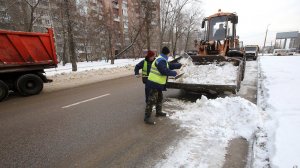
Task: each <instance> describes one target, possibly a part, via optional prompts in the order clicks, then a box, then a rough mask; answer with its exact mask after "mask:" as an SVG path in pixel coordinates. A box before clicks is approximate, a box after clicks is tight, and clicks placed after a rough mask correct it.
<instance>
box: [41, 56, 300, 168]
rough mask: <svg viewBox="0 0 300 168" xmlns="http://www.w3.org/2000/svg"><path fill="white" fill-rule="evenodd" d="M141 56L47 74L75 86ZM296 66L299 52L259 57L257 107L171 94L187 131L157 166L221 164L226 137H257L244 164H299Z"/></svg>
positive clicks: (237, 100) (128, 68) (125, 67)
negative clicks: (295, 54)
mask: <svg viewBox="0 0 300 168" xmlns="http://www.w3.org/2000/svg"><path fill="white" fill-rule="evenodd" d="M139 61H140V60H116V62H115V65H110V64H109V63H104V62H98V63H82V64H81V63H79V64H78V70H79V71H78V72H71V67H70V66H71V65H67V66H69V67H61V66H59V67H58V68H57V69H55V70H49V71H47V72H46V73H47V76H50V78H53V79H54V82H53V83H57V82H56V81H60V82H58V84H57V85H60V87H61V86H62V85H68V84H70V83H75V84H74V85H75V86H77V84H76V81H77V82H79V83H80V84H84V83H87V82H95V81H98V80H104V79H108V78H107V76H110V77H111V78H115V77H118V75H119V74H122V75H133V65H135V64H137V63H138V62H139ZM299 65H300V57H297V56H293V57H283V56H282V57H274V56H266V57H265V56H264V57H260V59H259V74H258V75H259V88H258V106H256V105H255V104H253V103H251V102H250V101H248V100H245V99H243V98H241V97H226V98H217V99H207V98H206V97H202V98H201V99H199V100H197V101H196V102H187V101H182V100H178V99H174V98H173V99H169V101H167V102H165V104H164V106H177V107H180V108H179V109H176V110H174V109H173V110H172V109H168V108H164V110H165V111H166V112H168V113H170V119H172V120H174V121H176V123H179V124H180V128H181V129H184V130H186V131H187V132H188V135H187V136H186V137H185V138H184V139H183V140H182V141H180V142H179V143H177V144H173V145H172V146H170V148H169V149H168V150H167V151H166V153H165V156H166V157H165V159H163V160H161V161H160V162H159V163H157V165H156V167H201V168H205V167H212V168H215V167H216V168H217V167H222V165H223V163H224V160H225V155H226V147H227V146H228V142H229V141H230V140H231V139H233V138H236V137H244V138H246V139H247V140H249V141H250V142H252V138H253V137H255V141H253V142H254V143H253V153H252V154H251V156H250V157H249V162H250V163H249V165H248V166H252V167H255V168H256V167H268V164H269V159H270V164H271V166H272V167H280V168H286V167H291V168H292V167H293V166H298V167H299V166H300V157H299V153H300V145H299V144H300V135H299V133H297V132H298V131H297V128H300V112H299V111H300V105H298V104H297V103H298V102H297V101H298V100H299V98H300V95H299V93H300V92H299V90H300V89H298V88H299V86H300V74H299V71H300V67H299ZM124 72H126V73H124ZM251 75H253V74H251ZM90 78H92V79H90ZM58 79H59V80H58ZM74 81H75V82H74Z"/></svg>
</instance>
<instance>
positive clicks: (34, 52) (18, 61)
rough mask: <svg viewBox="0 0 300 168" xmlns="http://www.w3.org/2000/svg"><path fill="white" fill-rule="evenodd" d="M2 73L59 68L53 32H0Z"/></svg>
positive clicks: (0, 64)
mask: <svg viewBox="0 0 300 168" xmlns="http://www.w3.org/2000/svg"><path fill="white" fill-rule="evenodd" d="M0 41H1V43H0V73H7V72H17V71H27V70H38V69H45V68H53V67H56V66H57V63H58V62H57V57H56V51H55V47H54V41H53V30H52V29H48V33H33V32H18V31H7V30H0Z"/></svg>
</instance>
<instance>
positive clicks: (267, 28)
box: [262, 24, 271, 55]
mask: <svg viewBox="0 0 300 168" xmlns="http://www.w3.org/2000/svg"><path fill="white" fill-rule="evenodd" d="M270 25H271V24H268V26H267V30H266V35H265V41H264V47H263V52H262V55H264V52H265V46H266V40H267V35H268V30H269V29H268V28H269V26H270Z"/></svg>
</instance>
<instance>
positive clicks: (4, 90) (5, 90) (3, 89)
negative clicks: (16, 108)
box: [0, 80, 8, 102]
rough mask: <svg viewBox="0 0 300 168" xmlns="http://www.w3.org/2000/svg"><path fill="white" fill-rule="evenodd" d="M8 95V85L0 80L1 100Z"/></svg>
mask: <svg viewBox="0 0 300 168" xmlns="http://www.w3.org/2000/svg"><path fill="white" fill-rule="evenodd" d="M7 96H8V86H7V85H6V84H5V83H4V82H3V81H2V80H0V102H1V101H2V100H4V99H5V98H6V97H7Z"/></svg>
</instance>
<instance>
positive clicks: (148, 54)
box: [146, 50, 155, 58]
mask: <svg viewBox="0 0 300 168" xmlns="http://www.w3.org/2000/svg"><path fill="white" fill-rule="evenodd" d="M154 55H155V53H154V52H153V51H151V50H149V51H148V52H147V55H146V58H150V57H153V56H154Z"/></svg>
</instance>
